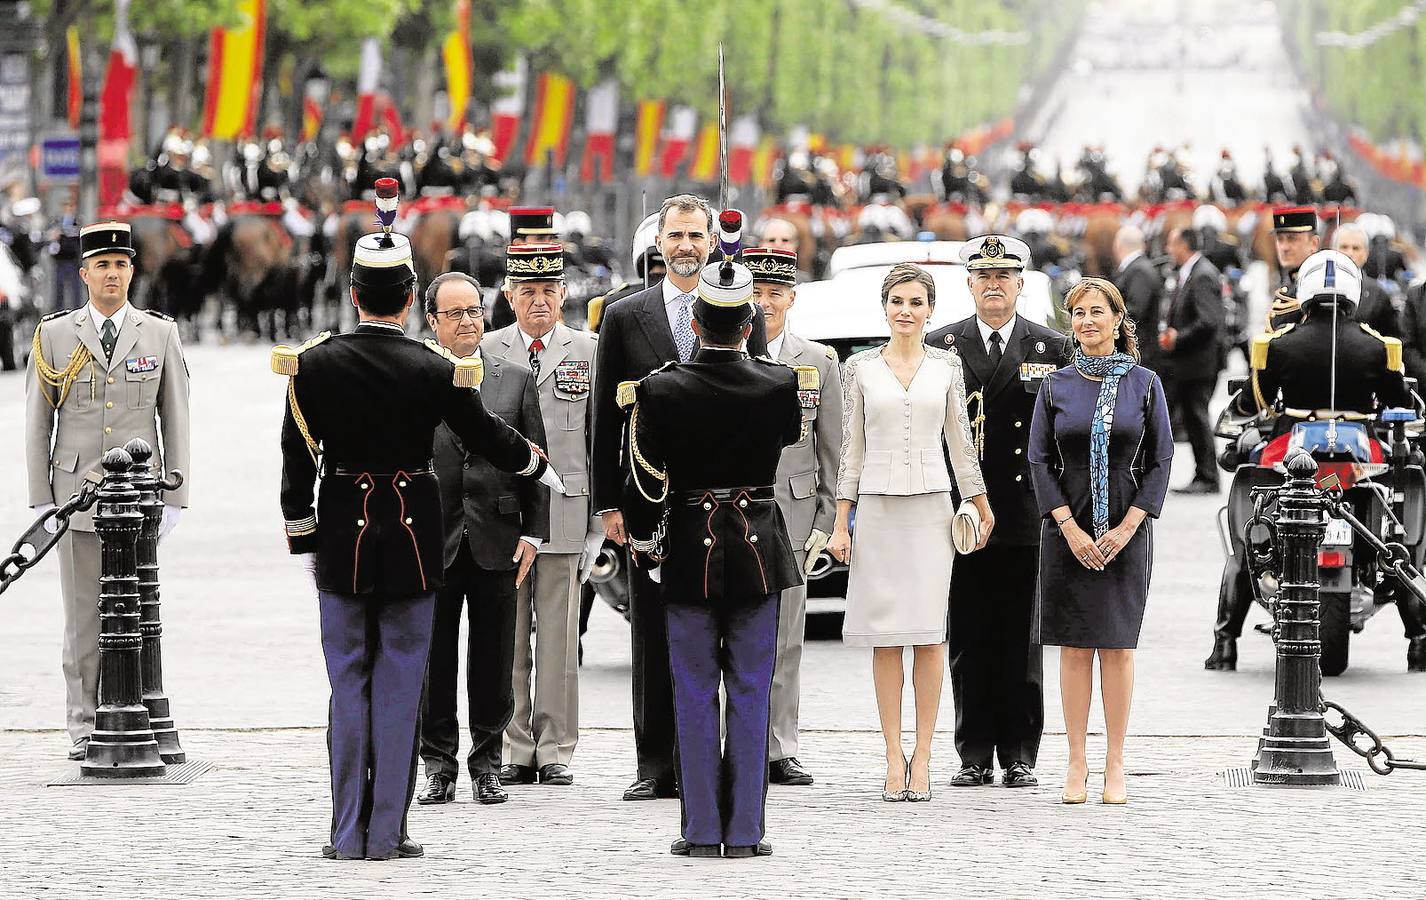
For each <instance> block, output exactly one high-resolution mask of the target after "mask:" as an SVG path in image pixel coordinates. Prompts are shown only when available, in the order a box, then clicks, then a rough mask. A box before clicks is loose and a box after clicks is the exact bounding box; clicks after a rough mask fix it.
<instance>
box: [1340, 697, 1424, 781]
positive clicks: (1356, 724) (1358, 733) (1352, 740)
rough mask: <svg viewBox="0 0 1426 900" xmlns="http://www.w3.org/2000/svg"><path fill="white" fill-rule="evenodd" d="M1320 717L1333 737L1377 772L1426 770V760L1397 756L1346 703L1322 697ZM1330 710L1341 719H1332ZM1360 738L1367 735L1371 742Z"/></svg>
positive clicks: (1384, 773) (1388, 773) (1380, 773)
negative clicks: (1365, 742)
mask: <svg viewBox="0 0 1426 900" xmlns="http://www.w3.org/2000/svg"><path fill="white" fill-rule="evenodd" d="M1321 703H1322V706H1321V710H1322V720H1323V722H1324V723H1326V725H1327V731H1328V732H1329V733H1331V735H1332V737H1334V738H1336V739H1337V740H1339V741H1341V742H1342V743H1343V744H1346V745H1347V747H1348V748H1349V749H1350V750H1351V751H1352V752H1353V753H1355V754H1357V755H1358V756H1360V757H1361V758H1362V759H1365V760H1366V761H1367V765H1368V766H1370V767H1371V770H1372V771H1373V772H1375V773H1377V774H1378V775H1390V774H1391V773H1392V772H1394V771H1396V770H1397V769H1415V770H1417V771H1421V772H1426V760H1415V759H1397V758H1396V754H1395V753H1393V752H1392V751H1391V748H1390V747H1388V746H1387V745H1386V744H1384V743H1382V740H1381V737H1380V736H1378V735H1377V733H1376V732H1375V731H1372V729H1371V727H1370V726H1368V725H1367V723H1365V722H1363V721H1362V720H1361V719H1359V718H1357V717H1356V716H1354V715H1352V713H1351V712H1350V711H1348V710H1347V708H1346V707H1344V706H1342V705H1341V704H1340V703H1333V702H1332V701H1331V700H1327V699H1325V698H1323V699H1322V701H1321ZM1329 712H1334V713H1337V714H1338V715H1340V716H1341V717H1342V721H1341V722H1340V723H1333V721H1332V719H1331V717H1330V716H1328V715H1327V714H1328V713H1329ZM1362 738H1367V739H1368V740H1369V741H1370V742H1371V744H1370V746H1363V742H1362V740H1361V739H1362Z"/></svg>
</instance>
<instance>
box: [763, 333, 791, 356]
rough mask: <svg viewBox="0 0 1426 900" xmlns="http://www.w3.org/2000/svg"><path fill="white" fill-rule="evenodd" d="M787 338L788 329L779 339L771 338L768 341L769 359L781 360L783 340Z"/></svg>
mask: <svg viewBox="0 0 1426 900" xmlns="http://www.w3.org/2000/svg"><path fill="white" fill-rule="evenodd" d="M785 337H787V329H786V328H784V329H783V330H782V333H781V334H779V335H778V336H777V337H775V338H771V337H770V338H768V339H767V355H768V359H779V358H781V356H782V339H783V338H785Z"/></svg>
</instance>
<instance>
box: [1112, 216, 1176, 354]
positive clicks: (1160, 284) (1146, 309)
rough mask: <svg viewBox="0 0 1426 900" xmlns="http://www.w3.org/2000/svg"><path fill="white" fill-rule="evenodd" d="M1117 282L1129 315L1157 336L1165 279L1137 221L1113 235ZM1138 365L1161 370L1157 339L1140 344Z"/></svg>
mask: <svg viewBox="0 0 1426 900" xmlns="http://www.w3.org/2000/svg"><path fill="white" fill-rule="evenodd" d="M1114 258H1115V260H1117V261H1118V262H1117V268H1115V270H1114V286H1115V287H1117V288H1118V289H1119V293H1120V294H1122V295H1123V296H1124V305H1125V306H1126V307H1127V308H1128V310H1129V318H1131V319H1133V320H1134V324H1135V325H1136V326H1137V327H1138V328H1140V329H1141V331H1140V333H1141V334H1146V335H1155V336H1157V334H1158V331H1159V316H1160V315H1161V312H1160V310H1161V308H1162V305H1163V297H1164V280H1163V278H1161V277H1160V276H1159V270H1158V269H1157V268H1155V267H1154V264H1153V263H1151V262H1149V258H1148V257H1147V256H1145V255H1144V232H1142V231H1140V230H1139V229H1138V227H1136V226H1134V225H1125V226H1124V227H1123V228H1120V229H1119V232H1118V234H1116V235H1114ZM1139 357H1140V358H1139V365H1141V366H1144V367H1145V368H1148V369H1153V370H1155V371H1158V369H1159V365H1160V363H1159V348H1158V340H1157V339H1155V340H1151V341H1145V342H1144V343H1141V344H1140V345H1139Z"/></svg>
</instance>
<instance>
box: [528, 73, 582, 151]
mask: <svg viewBox="0 0 1426 900" xmlns="http://www.w3.org/2000/svg"><path fill="white" fill-rule="evenodd" d="M573 119H574V82H573V81H570V80H569V79H568V78H565V77H564V76H563V75H556V74H554V73H552V72H546V73H545V74H543V75H541V76H540V80H539V82H538V83H537V84H536V86H535V113H534V116H533V117H532V118H531V120H530V123H531V128H530V139H529V140H528V141H527V142H526V144H525V162H526V164H528V165H532V166H537V165H543V164H544V162H545V157H546V154H547V153H550V152H553V154H554V164H555V165H556V166H563V165H564V155H565V150H566V148H567V147H568V146H569V127H570V123H571V121H572V120H573Z"/></svg>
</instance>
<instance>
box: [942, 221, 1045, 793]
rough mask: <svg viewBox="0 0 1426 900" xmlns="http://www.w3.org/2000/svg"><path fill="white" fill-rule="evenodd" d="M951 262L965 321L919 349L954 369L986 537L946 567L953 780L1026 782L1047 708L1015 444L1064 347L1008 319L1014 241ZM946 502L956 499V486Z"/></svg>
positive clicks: (1020, 260) (1016, 276) (1028, 511)
mask: <svg viewBox="0 0 1426 900" xmlns="http://www.w3.org/2000/svg"><path fill="white" fill-rule="evenodd" d="M961 261H962V262H963V263H965V266H966V269H967V271H968V272H969V278H968V279H967V280H968V281H969V282H970V290H971V296H972V297H973V298H974V300H975V315H973V316H971V317H970V318H968V319H963V320H961V321H959V322H956V323H954V324H951V325H947V326H946V327H944V328H940V329H937V330H936V331H933V332H931V333H930V334H928V335H926V344H927V345H928V346H931V347H936V348H939V349H941V350H951V351H953V352H955V353H957V354H959V355H960V358H961V360H962V362H963V363H964V366H963V368H964V370H965V380H966V396H967V398H968V400H967V404H966V406H967V411H968V412H969V413H970V415H971V422H972V432H973V434H974V435H975V437H976V443H977V445H978V447H979V454H980V468H981V472H982V474H984V475H985V486H986V490H987V492H988V494H989V495H990V506H991V509H993V510H995V532H994V533H993V534H991V536H990V542H989V543H988V544H987V545H986V546H985V547H982V548H981V549H980V550H977V551H976V552H975V553H971V554H967V555H964V556H961V557H959V558H957V559H956V564H955V566H954V567H953V568H952V569H951V597H950V605H949V615H950V623H949V628H948V629H947V638H948V642H949V648H948V649H949V653H948V659H949V661H950V669H951V693H952V695H953V696H954V697H955V702H956V753H957V754H958V755H959V756H960V758H961V768H960V771H958V772H957V773H956V774H955V776H954V777H953V778H952V779H951V784H952V785H953V786H956V787H976V786H979V785H982V784H992V783H994V781H995V758H996V757H997V756H998V757H999V758H1000V768H1001V770H1002V773H1003V774H1002V776H1001V784H1003V785H1005V786H1006V787H1033V786H1034V785H1035V784H1037V783H1038V782H1037V780H1036V778H1035V773H1034V769H1035V762H1036V758H1037V756H1038V754H1039V749H1040V736H1041V732H1042V731H1043V730H1044V722H1045V710H1044V699H1043V698H1044V691H1043V688H1042V686H1041V668H1042V666H1041V661H1040V648H1039V647H1034V646H1031V643H1030V620H1031V614H1032V612H1033V610H1034V605H1035V586H1036V581H1037V574H1038V572H1039V559H1040V513H1039V509H1038V507H1036V505H1035V494H1034V490H1033V489H1032V487H1031V484H1030V465H1029V460H1028V459H1027V458H1026V456H1025V446H1026V443H1027V442H1028V440H1029V437H1030V417H1031V414H1032V412H1033V411H1034V408H1035V406H1034V404H1035V394H1036V391H1037V390H1038V389H1039V386H1040V382H1041V381H1043V380H1044V377H1045V376H1046V375H1048V374H1049V373H1050V372H1053V371H1054V370H1055V369H1058V368H1060V367H1061V366H1063V365H1065V364H1066V363H1068V362H1069V358H1070V350H1069V341H1068V340H1067V339H1066V338H1065V336H1064V335H1062V334H1060V333H1059V332H1058V331H1053V330H1051V329H1049V328H1046V327H1044V326H1043V325H1036V324H1035V323H1033V322H1031V321H1029V320H1027V319H1025V318H1022V317H1021V316H1019V315H1017V314H1016V312H1015V303H1016V301H1017V299H1018V298H1019V296H1020V289H1021V288H1022V287H1024V284H1025V282H1024V280H1023V278H1022V277H1021V274H1020V273H1021V272H1022V271H1023V270H1024V268H1025V266H1026V265H1028V264H1029V262H1030V248H1029V247H1028V246H1026V244H1025V243H1024V242H1023V241H1018V240H1016V239H1015V238H1011V237H1004V236H1002V235H995V234H990V235H985V236H984V237H979V238H976V239H974V240H972V241H968V242H967V243H966V244H965V245H964V246H963V247H962V248H961ZM954 499H955V501H956V503H957V504H959V503H960V499H961V498H960V494H959V491H957V492H956V494H955V496H954ZM947 552H949V549H948V551H947ZM991 598H994V599H993V600H992V599H991Z"/></svg>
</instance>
